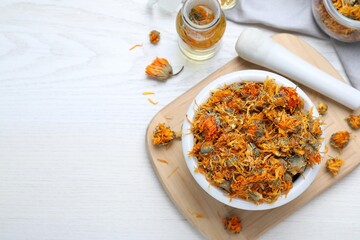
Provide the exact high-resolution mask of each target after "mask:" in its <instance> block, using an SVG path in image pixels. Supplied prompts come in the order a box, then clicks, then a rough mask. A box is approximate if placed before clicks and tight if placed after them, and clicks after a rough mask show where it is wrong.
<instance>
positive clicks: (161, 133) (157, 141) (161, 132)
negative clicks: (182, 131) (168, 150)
mask: <svg viewBox="0 0 360 240" xmlns="http://www.w3.org/2000/svg"><path fill="white" fill-rule="evenodd" d="M175 138H176V134H175V132H174V131H172V130H171V128H170V127H169V126H166V125H165V123H159V124H158V125H157V126H156V127H155V130H154V132H153V134H152V141H153V144H154V145H165V144H168V143H170V142H171V141H172V140H174V139H175Z"/></svg>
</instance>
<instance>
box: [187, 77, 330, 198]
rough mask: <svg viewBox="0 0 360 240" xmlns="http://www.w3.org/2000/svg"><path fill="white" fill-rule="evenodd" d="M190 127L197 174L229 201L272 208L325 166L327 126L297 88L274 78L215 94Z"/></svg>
mask: <svg viewBox="0 0 360 240" xmlns="http://www.w3.org/2000/svg"><path fill="white" fill-rule="evenodd" d="M189 122H190V124H191V132H192V133H193V135H194V146H193V149H192V150H191V152H190V153H189V155H190V156H192V157H195V158H196V160H197V162H198V167H197V169H196V170H195V171H197V172H199V173H202V174H203V175H205V177H206V179H207V180H208V181H209V183H211V184H212V185H213V186H216V187H218V188H221V189H223V190H224V191H225V192H226V193H227V195H228V196H229V197H230V198H241V199H244V200H248V201H252V202H254V203H255V204H261V203H264V202H267V203H272V202H274V201H276V200H277V199H278V198H279V197H280V196H281V195H282V194H287V193H288V192H289V191H290V189H291V188H292V186H293V179H296V177H298V176H299V175H301V174H302V173H303V172H304V171H305V169H306V168H307V167H311V166H312V165H314V164H319V163H320V162H321V155H320V153H319V150H320V147H321V144H322V141H323V139H322V137H321V136H322V128H321V125H322V122H321V121H320V119H319V118H314V117H313V116H312V112H311V111H306V110H305V109H304V107H303V99H301V98H300V96H299V95H298V94H297V92H296V91H295V89H292V88H287V87H280V86H278V85H277V84H276V82H275V81H274V80H273V79H270V78H267V79H266V80H265V81H264V83H255V82H246V81H244V82H238V83H233V84H230V85H225V86H223V87H221V88H218V89H216V90H214V91H211V96H210V97H209V98H208V99H207V101H206V102H204V103H202V104H201V105H199V106H198V108H197V110H196V113H195V116H194V118H193V119H192V120H191V121H189Z"/></svg>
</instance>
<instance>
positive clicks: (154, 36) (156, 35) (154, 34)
mask: <svg viewBox="0 0 360 240" xmlns="http://www.w3.org/2000/svg"><path fill="white" fill-rule="evenodd" d="M149 38H150V42H151V43H152V44H157V43H158V42H159V41H160V32H158V31H156V30H152V31H151V32H150V34H149Z"/></svg>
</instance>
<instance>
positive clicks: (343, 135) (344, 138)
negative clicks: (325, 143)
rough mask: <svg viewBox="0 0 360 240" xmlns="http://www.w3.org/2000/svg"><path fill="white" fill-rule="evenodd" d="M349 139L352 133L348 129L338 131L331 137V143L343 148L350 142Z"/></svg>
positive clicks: (335, 146)
mask: <svg viewBox="0 0 360 240" xmlns="http://www.w3.org/2000/svg"><path fill="white" fill-rule="evenodd" d="M349 140H350V133H349V132H348V131H340V132H336V133H334V134H332V135H331V137H330V145H331V146H333V147H334V148H336V149H338V150H341V149H343V148H344V147H345V146H346V145H347V144H348V143H349Z"/></svg>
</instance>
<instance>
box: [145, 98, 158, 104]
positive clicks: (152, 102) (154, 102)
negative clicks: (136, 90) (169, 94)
mask: <svg viewBox="0 0 360 240" xmlns="http://www.w3.org/2000/svg"><path fill="white" fill-rule="evenodd" d="M148 101H149V102H150V103H151V104H152V105H156V104H158V103H159V102H156V101H154V100H152V99H151V98H148Z"/></svg>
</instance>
